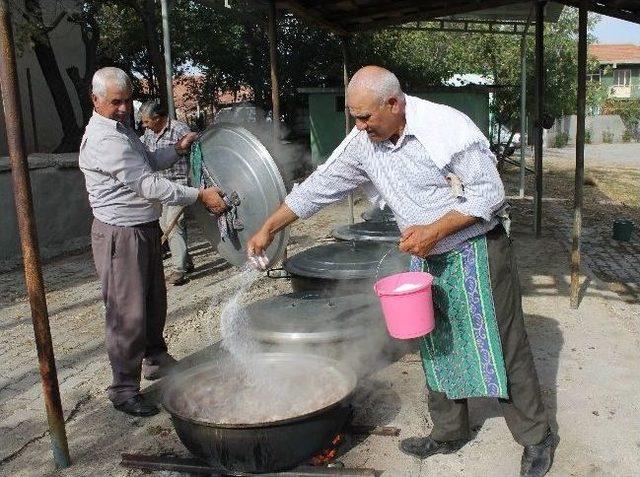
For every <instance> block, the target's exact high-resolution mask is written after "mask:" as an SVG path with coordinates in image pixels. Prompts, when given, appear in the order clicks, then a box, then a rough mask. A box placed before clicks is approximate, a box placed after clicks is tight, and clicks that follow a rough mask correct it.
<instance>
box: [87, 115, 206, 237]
mask: <svg viewBox="0 0 640 477" xmlns="http://www.w3.org/2000/svg"><path fill="white" fill-rule="evenodd" d="M178 158H179V156H178V155H177V154H176V151H175V149H174V148H173V147H169V148H164V149H158V150H156V151H154V152H149V150H148V149H147V148H146V147H145V146H144V144H142V142H140V138H139V137H138V135H137V134H136V133H135V131H134V130H133V129H131V128H129V127H127V126H125V125H124V124H122V123H120V122H118V121H114V120H112V119H109V118H105V117H104V116H101V115H100V114H98V113H96V112H95V111H94V113H93V116H91V119H90V120H89V124H87V128H86V129H85V132H84V136H83V138H82V142H81V143H80V157H79V164H80V169H81V170H82V172H83V173H84V178H85V182H86V186H87V192H88V193H89V204H90V205H91V208H92V209H93V215H94V216H95V217H96V218H97V219H98V220H100V221H101V222H104V223H105V224H109V225H116V226H120V227H128V226H132V225H139V224H144V223H146V222H152V221H154V220H158V218H159V217H160V214H161V212H162V207H161V204H168V205H191V204H193V203H194V202H195V201H196V200H198V189H196V188H194V187H187V186H184V185H180V184H176V183H174V182H171V181H169V180H167V179H165V178H164V177H160V176H159V175H158V173H157V172H156V171H158V170H161V169H165V168H167V167H171V166H172V165H173V163H174V162H175V161H176V160H177V159H178Z"/></svg>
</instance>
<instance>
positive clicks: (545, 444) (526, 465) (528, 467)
mask: <svg viewBox="0 0 640 477" xmlns="http://www.w3.org/2000/svg"><path fill="white" fill-rule="evenodd" d="M556 445H557V440H556V437H555V436H554V435H553V434H552V433H551V431H549V433H548V434H547V437H545V438H544V439H543V440H542V442H540V443H539V444H534V445H532V446H525V447H524V452H523V453H522V461H521V462H520V477H542V476H543V475H545V474H546V473H547V472H548V471H549V469H550V468H551V464H553V454H554V452H555V450H556Z"/></svg>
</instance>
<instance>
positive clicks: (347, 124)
mask: <svg viewBox="0 0 640 477" xmlns="http://www.w3.org/2000/svg"><path fill="white" fill-rule="evenodd" d="M341 45H342V76H343V79H344V135H345V137H346V136H347V135H348V134H349V132H351V128H352V127H353V126H352V124H351V116H350V115H349V108H348V107H347V87H348V86H349V37H348V36H346V35H345V36H343V37H341ZM354 222H355V219H354V213H353V193H351V194H349V223H350V224H352V223H354Z"/></svg>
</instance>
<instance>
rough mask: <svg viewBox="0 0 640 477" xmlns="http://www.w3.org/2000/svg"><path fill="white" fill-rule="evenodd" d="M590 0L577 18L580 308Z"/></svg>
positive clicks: (574, 294)
mask: <svg viewBox="0 0 640 477" xmlns="http://www.w3.org/2000/svg"><path fill="white" fill-rule="evenodd" d="M588 13H589V10H588V2H587V0H581V1H580V12H579V19H578V101H577V108H576V109H577V124H576V175H575V203H574V210H573V234H572V235H573V244H572V247H571V307H572V308H578V305H579V293H580V236H581V235H582V203H583V194H582V192H583V188H584V139H585V109H586V103H587V18H588Z"/></svg>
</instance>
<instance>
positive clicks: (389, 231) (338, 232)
mask: <svg viewBox="0 0 640 477" xmlns="http://www.w3.org/2000/svg"><path fill="white" fill-rule="evenodd" d="M331 235H333V237H334V238H336V239H338V240H355V241H360V242H389V243H398V242H400V236H401V235H402V234H401V233H400V229H399V228H398V224H396V223H395V222H391V221H382V222H374V221H368V222H358V223H357V224H350V225H341V226H339V227H336V228H335V229H333V232H331Z"/></svg>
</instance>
